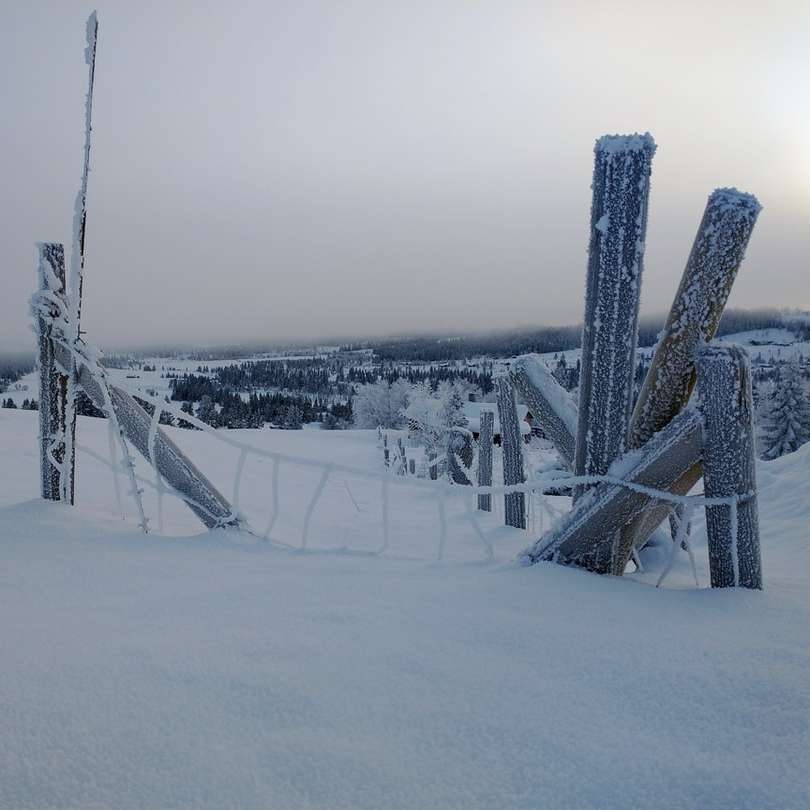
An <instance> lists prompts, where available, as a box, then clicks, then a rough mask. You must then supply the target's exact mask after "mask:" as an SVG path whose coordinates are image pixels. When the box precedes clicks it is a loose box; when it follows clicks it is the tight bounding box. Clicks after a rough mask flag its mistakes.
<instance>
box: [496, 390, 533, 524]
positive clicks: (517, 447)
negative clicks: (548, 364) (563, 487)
mask: <svg viewBox="0 0 810 810" xmlns="http://www.w3.org/2000/svg"><path fill="white" fill-rule="evenodd" d="M496 385H497V392H498V420H499V421H500V423H501V448H502V451H503V482H504V484H505V485H506V486H511V485H512V484H522V483H523V482H524V481H525V480H526V479H525V477H524V475H523V449H522V446H521V445H522V441H523V440H522V437H521V435H520V425H519V423H518V415H517V406H516V404H515V392H514V390H513V389H512V385H511V383H510V382H509V380H508V379H507V378H506V377H499V378H498V379H497V381H496ZM503 508H504V523H505V524H506V525H507V526H514V527H515V528H517V529H525V528H526V497H525V494H524V493H523V492H508V493H506V494H505V495H504V496H503Z"/></svg>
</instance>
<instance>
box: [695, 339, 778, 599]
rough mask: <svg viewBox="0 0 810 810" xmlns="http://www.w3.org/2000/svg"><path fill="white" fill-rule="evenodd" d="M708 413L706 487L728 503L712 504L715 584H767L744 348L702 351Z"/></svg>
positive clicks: (709, 521)
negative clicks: (764, 579) (763, 566)
mask: <svg viewBox="0 0 810 810" xmlns="http://www.w3.org/2000/svg"><path fill="white" fill-rule="evenodd" d="M697 373H698V391H699V393H700V410H701V413H702V414H703V489H704V492H705V494H706V496H707V497H708V498H728V499H729V503H727V504H724V503H723V504H707V505H706V534H707V537H708V545H709V570H710V574H711V583H712V587H713V588H729V587H742V588H757V589H761V588H762V561H761V559H760V549H759V519H758V515H757V496H756V492H757V482H756V466H755V463H754V417H753V413H754V408H753V403H752V397H751V367H750V363H749V361H748V354H747V353H746V351H745V349H743V348H742V347H741V346H733V345H725V346H713V345H709V346H704V347H702V348H701V349H700V351H699V352H698V355H697Z"/></svg>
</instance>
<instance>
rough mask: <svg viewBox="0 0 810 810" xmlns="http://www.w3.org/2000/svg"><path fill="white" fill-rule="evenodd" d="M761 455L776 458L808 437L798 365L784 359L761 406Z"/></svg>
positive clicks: (809, 418) (809, 412)
mask: <svg viewBox="0 0 810 810" xmlns="http://www.w3.org/2000/svg"><path fill="white" fill-rule="evenodd" d="M763 411H764V412H763V417H762V418H763V425H762V433H761V439H760V441H761V446H762V457H763V458H766V459H774V458H779V457H780V456H784V455H785V454H787V453H792V452H793V451H794V450H797V449H798V448H799V447H801V445H802V444H804V443H805V442H806V441H808V439H810V404H808V401H807V397H806V395H805V393H804V391H803V390H802V383H801V378H800V376H799V367H798V364H797V363H795V362H791V363H785V365H783V366H782V368H781V370H780V373H779V381H778V383H777V384H776V386H775V387H774V389H773V392H772V393H771V395H770V397H769V398H768V400H767V402H766V403H765V405H764V408H763Z"/></svg>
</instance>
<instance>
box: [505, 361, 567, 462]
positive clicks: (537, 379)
mask: <svg viewBox="0 0 810 810" xmlns="http://www.w3.org/2000/svg"><path fill="white" fill-rule="evenodd" d="M509 379H510V380H511V381H512V385H514V387H515V389H516V390H517V391H519V392H520V395H521V397H523V401H524V402H525V403H526V405H528V407H529V410H530V411H531V412H532V416H534V418H535V419H536V420H537V423H538V424H539V425H540V426H541V427H542V428H543V433H545V434H546V436H547V437H548V438H549V440H550V441H551V443H552V444H553V445H554V447H555V449H556V450H557V452H558V453H559V454H560V458H562V460H563V462H564V463H565V464H566V465H567V466H568V467H571V466H572V464H573V462H574V451H575V448H576V439H575V438H574V437H575V436H576V434H577V405H576V403H575V402H574V400H573V399H572V398H571V395H570V394H569V393H568V391H566V390H565V388H563V387H562V386H561V385H560V384H559V383H558V382H557V380H556V379H555V377H554V375H553V374H552V373H551V372H550V371H549V370H548V369H547V368H546V366H545V364H544V363H543V361H542V360H541V359H540V357H539V355H536V354H524V355H521V356H520V357H518V358H517V359H516V360H515V361H514V362H513V363H512V365H511V367H510V369H509Z"/></svg>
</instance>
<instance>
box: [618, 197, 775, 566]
mask: <svg viewBox="0 0 810 810" xmlns="http://www.w3.org/2000/svg"><path fill="white" fill-rule="evenodd" d="M761 209H762V206H761V205H760V204H759V202H758V201H757V199H756V197H754V196H753V195H751V194H746V193H744V192H742V191H737V189H734V188H718V189H716V190H715V191H713V192H712V193H711V194H710V195H709V199H708V201H707V203H706V209H705V211H704V212H703V218H702V219H701V221H700V225H699V227H698V231H697V235H696V236H695V241H694V243H693V245H692V250H691V252H690V254H689V258H688V260H687V262H686V268H685V269H684V271H683V276H682V278H681V283H680V286H679V287H678V291H677V293H676V294H675V300H674V301H673V303H672V308H671V309H670V311H669V317H668V318H667V322H666V325H665V326H664V331H663V332H662V333H661V337H660V339H659V341H658V344H657V346H656V347H655V352H654V354H653V358H652V362H651V363H650V369H649V371H648V372H647V376H646V377H645V378H644V384H643V385H642V388H641V393H640V394H639V398H638V401H637V402H636V407H635V409H634V411H633V417H632V419H631V422H630V438H629V442H628V444H629V447H631V448H635V447H641V446H642V445H643V444H644V442H646V441H647V440H648V439H649V438H650V437H651V436H652V435H653V434H654V433H656V432H657V431H659V430H661V428H663V427H664V426H665V425H666V424H668V423H669V421H670V420H671V419H672V418H673V417H674V416H675V415H676V414H677V413H678V412H679V411H680V410H681V409H682V408H683V407H684V406H685V405H686V403H687V402H688V401H689V397H690V396H691V394H692V389H693V388H694V385H695V352H696V351H697V348H698V346H700V345H701V344H703V343H708V342H709V341H711V339H712V338H713V337H714V335H715V333H716V332H717V327H718V326H719V325H720V318H721V317H722V315H723V309H724V308H725V305H726V301H727V300H728V296H729V293H730V292H731V287H732V285H733V283H734V279H735V278H736V277H737V271H738V270H739V268H740V265H741V264H742V260H743V257H744V255H745V250H746V247H747V246H748V241H749V239H750V238H751V233H752V231H753V229H754V225H755V224H756V221H757V217H758V216H759V212H760V211H761ZM701 474H702V467H701V465H700V463H698V464H697V465H696V466H695V467H694V469H692V470H689V471H688V472H687V474H686V475H685V477H684V479H683V480H682V481H680V482H678V483H677V484H676V488H675V492H676V493H677V494H679V495H685V494H686V493H687V492H688V491H689V490H690V489H691V488H692V487H693V486H694V485H695V484H696V483H697V481H698V479H699V478H700V476H701ZM668 510H669V506H668V505H667V504H663V505H659V506H656V507H654V508H652V509H650V510H648V512H646V513H645V514H644V515H642V516H639V518H637V519H636V520H635V521H633V523H631V524H629V525H628V526H627V527H626V528H625V529H623V530H622V538H621V540H620V542H619V544H618V549H617V556H616V559H615V560H614V563H613V573H614V574H621V573H622V571H624V568H625V566H626V565H627V561H628V560H629V559H630V555H631V553H632V551H633V546H636V547H639V546H641V545H643V544H644V543H645V542H646V541H647V539H648V538H649V536H650V534H651V533H652V532H653V531H654V530H655V529H656V527H657V526H658V525H659V524H660V523H661V521H662V520H664V519H665V518H666V516H667V512H668Z"/></svg>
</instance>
